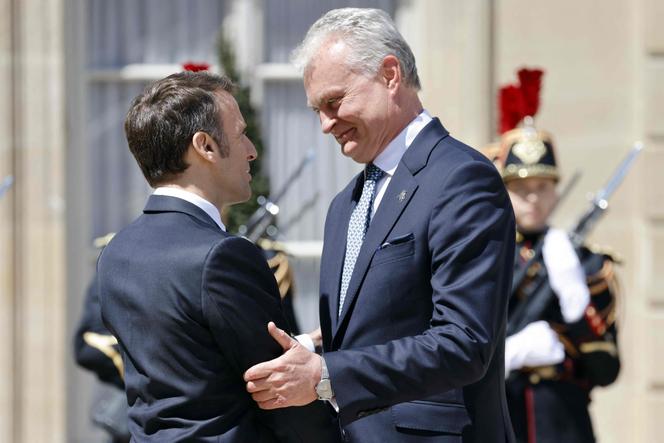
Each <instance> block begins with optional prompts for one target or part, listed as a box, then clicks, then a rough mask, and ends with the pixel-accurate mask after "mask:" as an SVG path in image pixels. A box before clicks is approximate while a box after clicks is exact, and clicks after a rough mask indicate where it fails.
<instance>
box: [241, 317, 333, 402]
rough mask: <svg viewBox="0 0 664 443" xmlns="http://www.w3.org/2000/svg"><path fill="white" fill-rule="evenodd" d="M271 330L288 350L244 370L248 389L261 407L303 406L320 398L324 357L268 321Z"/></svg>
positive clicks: (273, 336)
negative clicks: (319, 384)
mask: <svg viewBox="0 0 664 443" xmlns="http://www.w3.org/2000/svg"><path fill="white" fill-rule="evenodd" d="M267 329H268V332H269V333H270V335H271V336H272V338H274V339H275V340H276V341H277V343H279V344H280V345H281V347H282V348H283V349H284V351H285V352H284V354H283V355H281V357H278V358H275V359H274V360H270V361H266V362H263V363H259V364H257V365H255V366H252V367H251V368H249V369H248V370H247V372H245V373H244V380H245V381H246V382H247V391H248V392H249V393H250V394H251V396H252V397H253V399H254V400H255V401H256V403H258V406H259V407H260V408H261V409H277V408H286V407H289V406H303V405H306V404H309V403H311V402H312V401H314V400H316V399H317V398H318V395H317V394H316V384H318V382H319V381H320V377H321V357H320V356H319V355H317V354H314V353H313V352H309V351H308V350H307V349H305V347H304V346H302V345H300V344H299V343H298V342H297V340H294V339H292V338H291V337H290V336H289V335H288V334H287V333H286V332H284V331H282V330H281V329H279V328H277V326H276V325H275V324H274V323H273V322H270V323H268V325H267Z"/></svg>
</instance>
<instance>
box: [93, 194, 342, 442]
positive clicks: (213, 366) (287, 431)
mask: <svg viewBox="0 0 664 443" xmlns="http://www.w3.org/2000/svg"><path fill="white" fill-rule="evenodd" d="M98 284H99V294H100V300H101V309H102V317H103V319H104V323H105V324H106V326H107V327H108V329H109V330H110V331H111V332H112V333H113V335H114V336H115V337H117V339H118V342H119V344H120V349H121V351H122V356H123V361H124V368H125V376H124V377H125V386H126V392H127V399H128V402H129V428H130V431H131V433H132V437H133V441H137V442H145V441H154V442H176V441H187V442H193V441H206V442H212V441H214V442H273V441H297V442H310V441H336V440H337V439H338V437H337V434H336V432H337V431H336V428H335V427H334V423H332V422H331V420H330V415H329V411H328V410H327V408H326V406H325V405H324V404H322V402H315V403H312V404H311V405H309V406H306V407H303V408H289V409H284V410H278V411H275V412H263V411H261V410H260V409H259V408H258V407H257V405H256V404H255V402H254V401H253V400H252V398H251V396H250V395H249V394H248V393H247V392H246V390H245V383H244V381H243V379H242V375H243V373H244V371H246V370H247V369H248V368H249V367H251V366H252V365H254V364H256V363H259V362H262V361H266V360H270V359H272V358H275V357H277V356H279V355H281V353H282V350H281V348H280V346H279V345H278V344H277V343H276V342H275V341H274V340H273V339H272V338H271V337H270V336H269V334H268V332H267V323H268V321H270V320H272V321H275V322H276V324H277V325H278V326H279V327H281V328H288V325H287V324H286V321H285V319H284V317H283V314H282V311H281V305H280V299H279V291H278V289H277V286H276V282H275V279H274V276H273V275H272V272H270V270H269V268H268V266H267V263H266V262H265V259H264V258H263V256H262V254H261V252H260V250H259V249H258V248H257V247H256V246H254V245H253V244H252V243H251V242H249V241H247V240H245V239H242V238H239V237H234V236H232V235H229V234H227V233H225V232H223V231H222V230H220V229H219V228H218V227H217V225H216V224H215V223H214V222H213V220H212V219H211V218H210V217H209V216H208V215H207V214H206V213H205V212H204V211H202V210H201V209H199V208H198V207H196V206H195V205H192V204H191V203H188V202H186V201H184V200H181V199H178V198H174V197H166V196H151V197H150V198H149V200H148V203H147V206H146V207H145V210H144V213H143V215H142V216H140V217H139V218H138V219H137V220H136V221H134V222H133V223H132V224H130V225H129V226H128V227H127V228H125V229H124V230H122V231H121V232H119V233H118V234H117V235H116V236H115V238H113V240H112V241H111V242H110V243H109V245H108V246H107V247H106V248H105V249H104V251H103V253H102V255H101V257H100V259H99V263H98Z"/></svg>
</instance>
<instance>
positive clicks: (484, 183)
mask: <svg viewBox="0 0 664 443" xmlns="http://www.w3.org/2000/svg"><path fill="white" fill-rule="evenodd" d="M362 180H363V176H362V174H360V175H358V176H357V178H356V179H355V180H354V181H353V182H351V183H350V184H349V185H348V186H347V187H346V188H345V189H344V190H343V191H342V192H341V193H340V194H338V195H337V196H336V197H335V199H334V200H333V202H332V204H331V206H330V209H329V213H328V216H327V220H326V224H325V244H324V248H323V255H322V259H321V282H320V290H321V306H320V308H321V327H322V331H323V339H324V348H325V354H324V357H325V360H326V362H327V365H328V368H329V372H330V379H331V383H332V388H333V389H334V392H335V395H336V400H337V402H338V404H339V407H340V414H339V420H340V423H341V425H342V426H343V427H344V430H345V438H346V439H347V440H349V441H359V442H374V441H375V442H392V441H394V442H396V441H399V442H402V441H404V442H408V441H427V442H428V441H436V442H438V441H440V442H443V441H445V442H447V441H464V442H482V443H487V442H504V441H511V440H512V439H513V433H512V430H511V426H510V419H509V415H508V411H507V406H506V402H505V389H504V375H503V373H504V339H505V337H504V335H505V323H506V308H507V300H508V296H509V293H510V284H511V280H512V260H513V257H514V255H513V254H514V240H515V226H514V217H513V212H512V207H511V205H510V201H509V198H508V195H507V193H506V191H505V187H504V186H503V183H502V180H501V178H500V176H499V175H498V173H497V171H496V170H495V168H494V167H493V165H492V164H491V163H490V162H489V161H488V160H487V159H486V158H485V157H484V156H483V155H482V154H480V153H479V152H477V151H475V150H474V149H472V148H470V147H468V146H466V145H464V144H462V143H461V142H459V141H457V140H455V139H453V138H452V137H450V136H449V134H448V132H447V131H446V130H445V129H444V128H443V127H442V125H441V124H440V122H439V121H438V119H434V120H433V121H432V122H430V123H429V124H428V125H427V126H426V127H425V128H424V129H423V130H422V131H421V132H420V134H419V135H418V136H417V137H416V138H415V140H414V141H413V143H412V145H411V146H410V147H409V149H408V150H407V151H406V153H405V155H404V156H403V158H402V160H401V162H400V164H399V166H398V168H397V170H396V172H395V174H394V176H393V177H392V180H391V182H390V184H389V186H388V188H387V190H386V192H385V194H384V197H383V199H382V201H381V203H380V206H379V207H378V210H377V212H376V214H375V215H374V217H373V218H372V221H371V225H370V227H369V229H368V231H367V234H366V238H365V240H364V244H363V246H362V249H361V251H360V253H359V256H358V259H357V262H356V265H355V269H354V272H353V275H352V278H351V280H350V285H349V288H348V292H347V294H346V301H345V303H344V307H343V311H342V312H341V316H340V317H339V318H338V319H337V314H336V313H337V306H338V298H339V296H338V294H339V282H340V276H341V270H342V266H343V260H344V246H343V245H344V244H345V242H346V231H347V226H348V220H349V218H350V214H351V211H352V210H353V207H354V206H355V204H356V202H357V200H358V199H359V195H360V194H361V189H362Z"/></svg>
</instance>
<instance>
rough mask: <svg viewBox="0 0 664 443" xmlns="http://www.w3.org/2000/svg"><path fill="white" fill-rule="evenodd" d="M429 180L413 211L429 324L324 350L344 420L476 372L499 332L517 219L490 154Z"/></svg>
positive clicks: (487, 360)
mask: <svg viewBox="0 0 664 443" xmlns="http://www.w3.org/2000/svg"><path fill="white" fill-rule="evenodd" d="M436 186H437V188H436V189H431V188H427V189H419V190H418V192H429V193H436V194H437V197H436V199H435V202H434V204H433V205H432V209H431V212H430V214H429V216H428V219H427V218H422V219H421V221H422V223H424V224H428V229H427V230H426V235H427V238H426V243H427V247H428V254H429V255H430V262H431V278H430V284H431V290H432V293H431V298H432V317H431V320H430V326H429V328H428V329H427V330H425V331H424V332H423V333H421V334H420V335H416V336H409V337H404V338H400V339H396V340H393V341H390V342H387V343H385V344H382V345H377V346H370V347H364V348H359V349H352V350H342V351H336V352H330V353H326V354H325V355H324V357H325V360H326V362H327V365H328V369H329V372H330V377H331V382H332V387H333V389H334V392H335V396H336V399H337V402H338V404H339V408H340V415H339V419H340V421H341V423H342V425H345V424H346V423H348V422H350V421H353V420H355V419H357V418H359V416H361V412H362V411H368V410H369V411H370V410H376V409H380V408H385V407H388V406H391V405H394V404H397V403H401V402H405V401H411V400H416V399H418V398H423V397H426V396H429V395H433V394H436V393H442V392H445V391H448V390H450V389H454V388H460V387H463V386H466V385H469V384H472V383H474V382H476V381H478V380H479V379H481V378H482V377H483V376H484V375H485V373H486V371H487V369H488V367H489V365H490V364H491V362H492V358H493V356H494V351H495V350H496V349H497V348H498V347H499V344H501V343H502V342H503V341H504V334H505V322H506V310H507V300H508V296H509V290H510V285H511V279H512V269H513V266H512V262H513V258H514V241H515V225H514V216H513V211H512V207H511V204H510V201H509V198H508V196H507V192H506V191H505V187H504V185H503V183H502V180H501V179H500V177H499V176H498V174H497V173H496V171H495V168H494V167H493V166H491V165H490V164H489V163H484V162H480V161H472V162H465V163H463V164H462V165H460V166H459V167H457V168H456V169H455V170H453V171H452V173H451V174H450V175H449V176H448V177H447V178H446V179H445V180H442V181H439V182H438V184H437V185H436ZM407 210H408V209H406V211H407ZM423 217H425V215H423ZM500 349H502V347H500ZM500 358H501V359H502V356H500ZM500 365H501V366H502V365H503V363H502V361H501V362H500ZM358 414H359V415H358Z"/></svg>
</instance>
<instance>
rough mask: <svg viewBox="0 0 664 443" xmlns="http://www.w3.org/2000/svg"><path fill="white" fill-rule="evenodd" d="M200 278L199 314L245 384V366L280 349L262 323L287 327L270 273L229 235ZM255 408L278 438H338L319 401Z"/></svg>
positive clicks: (253, 250)
mask: <svg viewBox="0 0 664 443" xmlns="http://www.w3.org/2000/svg"><path fill="white" fill-rule="evenodd" d="M203 280H204V281H203V294H202V298H203V303H202V306H203V312H204V314H205V315H206V316H207V318H208V322H209V326H210V329H211V331H212V334H213V336H214V338H215V340H216V342H217V343H218V344H219V349H220V350H221V353H222V354H223V355H224V357H225V358H226V359H227V360H228V362H229V363H230V364H231V365H232V367H233V368H234V370H235V371H236V372H237V374H238V383H241V384H242V385H244V380H243V379H242V375H243V374H244V372H245V371H246V370H247V369H249V368H250V367H251V366H253V365H255V364H257V363H260V362H263V361H267V360H271V359H274V358H276V357H279V356H280V355H281V353H282V352H283V351H282V349H281V346H280V345H279V344H278V343H277V342H276V341H275V340H274V339H273V338H272V337H271V336H270V335H269V333H268V331H267V323H268V322H269V321H273V322H274V323H275V324H276V325H277V326H278V327H279V328H281V329H283V330H285V331H290V328H289V325H288V323H287V321H286V319H285V317H284V315H283V312H282V309H281V300H280V297H279V289H278V287H277V283H276V280H275V277H274V275H273V274H272V272H271V271H270V269H269V267H268V265H267V263H266V261H265V258H264V257H263V255H262V253H261V252H260V250H259V249H258V248H257V247H256V246H255V245H254V244H252V243H251V242H249V241H248V240H245V239H242V238H239V237H228V238H226V239H224V240H222V241H221V242H220V243H219V244H218V245H216V246H215V247H214V248H213V249H212V250H211V252H210V254H209V256H208V260H207V262H206V268H205V271H204V275H203ZM248 395H249V394H247V396H248ZM250 401H251V402H252V403H253V400H251V399H250ZM254 406H255V412H256V414H257V416H258V418H259V419H260V420H261V422H262V423H263V424H264V425H266V426H267V427H268V428H270V429H271V430H272V431H273V432H274V434H275V435H276V436H277V437H278V439H279V441H283V442H291V441H293V442H296V441H297V442H301V441H321V442H328V441H329V442H332V441H337V437H336V435H337V432H338V431H337V428H336V427H335V426H334V423H333V420H332V416H331V415H330V414H329V412H328V410H327V408H326V405H324V404H323V403H322V402H319V401H315V402H313V403H311V404H309V405H307V406H303V407H297V408H295V407H294V408H285V409H277V410H272V411H262V410H260V409H258V407H257V405H255V404H254Z"/></svg>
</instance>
